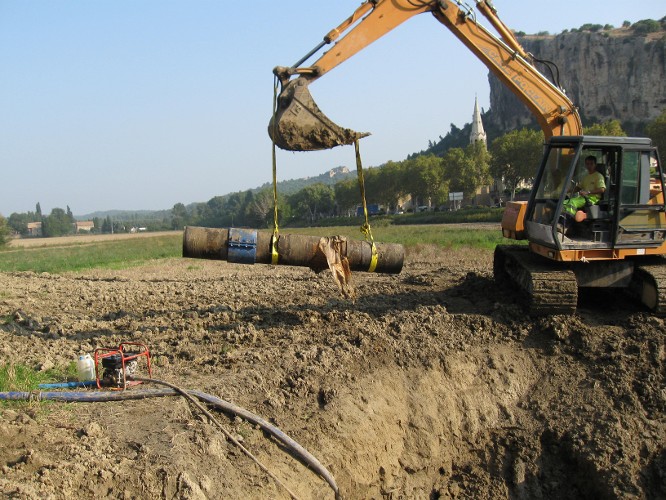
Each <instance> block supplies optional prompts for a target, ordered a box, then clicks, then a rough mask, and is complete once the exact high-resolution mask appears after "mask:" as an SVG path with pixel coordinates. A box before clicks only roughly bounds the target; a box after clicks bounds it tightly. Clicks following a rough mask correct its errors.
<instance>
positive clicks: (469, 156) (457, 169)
mask: <svg viewBox="0 0 666 500" xmlns="http://www.w3.org/2000/svg"><path fill="white" fill-rule="evenodd" d="M443 161H444V170H445V172H446V174H445V176H446V178H447V179H448V180H449V189H450V190H451V191H456V192H457V191H461V192H462V193H463V196H464V197H465V198H466V199H468V200H472V199H473V198H474V196H476V191H477V190H478V189H479V187H481V186H483V185H486V184H489V183H490V182H491V180H492V178H491V175H490V154H489V152H488V150H487V149H486V145H485V144H484V143H483V142H481V141H475V142H474V143H472V144H468V145H467V147H465V149H462V148H453V149H450V150H449V151H448V152H447V153H446V155H444V158H443Z"/></svg>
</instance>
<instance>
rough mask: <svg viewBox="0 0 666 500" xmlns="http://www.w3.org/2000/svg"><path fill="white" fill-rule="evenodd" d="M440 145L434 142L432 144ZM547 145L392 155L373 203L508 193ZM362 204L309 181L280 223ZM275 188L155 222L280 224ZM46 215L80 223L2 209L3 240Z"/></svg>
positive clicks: (658, 128) (525, 141) (531, 133)
mask: <svg viewBox="0 0 666 500" xmlns="http://www.w3.org/2000/svg"><path fill="white" fill-rule="evenodd" d="M646 130H647V134H648V136H649V137H651V138H652V140H653V142H654V143H655V145H657V147H659V148H660V151H662V155H664V151H666V111H664V112H663V113H662V114H661V115H660V116H659V117H658V118H656V119H655V120H653V121H652V122H650V123H649V124H648V125H647V128H646ZM584 133H585V134H587V135H602V136H603V135H605V136H625V135H626V133H625V132H624V130H623V129H622V126H621V124H620V122H619V121H618V120H611V121H608V122H605V123H603V124H594V125H591V126H588V127H586V128H585V129H584ZM433 146H434V145H433ZM542 152H543V135H542V133H541V132H540V131H538V130H532V129H527V128H525V129H520V130H513V131H511V132H508V133H506V134H504V135H501V136H499V137H497V138H496V139H495V140H493V141H492V143H491V145H490V148H489V149H486V147H485V145H484V144H483V143H481V142H476V143H474V144H469V145H467V146H466V147H451V148H449V149H447V150H446V151H445V152H443V153H442V154H433V153H431V152H422V153H420V154H417V155H412V156H410V157H408V158H407V159H405V160H403V161H397V162H394V161H389V162H387V163H386V164H384V165H381V166H379V167H375V168H369V169H366V170H365V171H364V178H365V192H366V200H367V202H368V203H377V204H381V205H383V206H384V207H386V208H387V209H388V210H395V209H396V208H398V205H399V204H400V202H401V200H403V199H405V198H406V197H407V196H411V199H412V204H413V205H414V206H418V205H431V206H439V205H442V204H446V203H447V201H448V195H449V193H450V192H462V193H464V196H465V198H466V199H467V200H471V199H472V198H473V197H474V195H475V193H476V191H477V189H478V188H479V187H480V186H484V185H487V184H489V183H490V182H491V181H492V179H500V180H502V182H503V184H504V187H505V188H506V190H507V192H506V193H504V194H505V196H507V197H508V198H513V195H514V193H515V191H516V189H517V188H518V186H520V185H521V183H522V182H529V181H530V180H531V179H532V178H533V176H534V175H535V173H536V169H537V167H538V165H539V162H540V159H541V156H542ZM360 204H361V196H360V190H359V183H358V180H357V179H355V178H348V179H345V180H342V181H340V182H337V183H336V184H334V185H325V184H323V183H316V184H310V185H307V186H305V187H303V188H302V189H300V190H298V191H296V192H294V193H291V194H288V195H286V194H282V193H278V216H279V223H280V224H281V225H285V224H294V225H295V224H312V223H315V222H316V221H317V220H319V219H321V218H324V217H333V216H338V217H349V216H353V215H355V213H356V207H358V206H359V205H360ZM273 209H274V200H273V190H272V188H271V187H265V188H264V189H261V190H259V191H257V190H247V191H241V192H237V193H231V194H227V195H224V196H215V197H213V198H211V199H210V200H208V201H207V202H203V203H193V204H191V205H188V206H185V205H184V204H183V203H176V204H175V205H174V206H173V208H172V209H171V210H170V215H169V216H164V217H162V218H161V219H152V220H150V221H149V223H148V230H163V229H182V227H183V226H186V225H197V226H205V227H230V226H237V227H240V226H245V227H256V228H262V227H270V226H271V225H272V224H273ZM36 221H41V222H42V233H43V235H44V236H60V235H64V234H69V233H71V232H73V231H74V226H73V224H72V223H73V222H74V217H73V215H72V212H71V210H70V209H69V206H68V207H67V209H66V210H63V209H60V208H54V209H53V210H52V211H51V213H50V214H49V215H48V216H44V215H43V214H42V213H41V208H40V206H39V203H37V206H36V210H35V212H28V213H22V214H17V213H13V214H11V215H10V216H9V218H8V220H5V219H3V218H2V217H0V244H2V241H3V240H6V238H7V235H8V233H9V231H15V232H18V233H20V234H26V233H27V223H28V222H36ZM94 223H95V228H96V231H97V232H127V231H129V230H130V228H131V227H135V226H136V221H134V222H132V221H127V220H125V221H123V220H111V218H110V217H108V216H107V217H106V218H104V219H99V218H95V219H94Z"/></svg>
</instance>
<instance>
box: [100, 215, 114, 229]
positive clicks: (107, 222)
mask: <svg viewBox="0 0 666 500" xmlns="http://www.w3.org/2000/svg"><path fill="white" fill-rule="evenodd" d="M112 231H113V223H112V222H111V216H110V215H107V216H106V217H105V219H104V222H102V233H110V232H112Z"/></svg>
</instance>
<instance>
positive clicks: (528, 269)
mask: <svg viewBox="0 0 666 500" xmlns="http://www.w3.org/2000/svg"><path fill="white" fill-rule="evenodd" d="M493 270H494V274H495V279H496V280H497V281H498V282H499V283H500V284H501V285H503V286H507V283H509V282H513V283H515V284H517V285H518V286H519V287H520V289H521V290H522V291H523V292H524V293H525V294H526V295H527V297H528V309H529V312H530V314H533V315H536V316H544V315H549V314H570V313H573V312H575V311H576V303H577V302H578V284H577V282H576V276H575V274H574V273H573V271H571V270H569V269H566V268H565V267H563V266H558V265H557V264H556V263H551V262H549V261H547V260H546V259H544V258H542V257H539V256H538V255H534V254H532V253H530V252H529V250H528V249H527V247H522V246H514V245H501V246H498V247H497V248H496V249H495V257H494V262H493Z"/></svg>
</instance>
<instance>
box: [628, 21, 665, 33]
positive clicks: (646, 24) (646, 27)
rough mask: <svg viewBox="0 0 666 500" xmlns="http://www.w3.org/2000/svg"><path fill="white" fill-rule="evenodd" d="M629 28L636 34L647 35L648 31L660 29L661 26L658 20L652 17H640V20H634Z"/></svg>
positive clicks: (652, 31)
mask: <svg viewBox="0 0 666 500" xmlns="http://www.w3.org/2000/svg"><path fill="white" fill-rule="evenodd" d="M631 29H632V30H634V33H635V34H637V35H647V34H648V33H655V32H657V31H660V30H661V29H662V27H661V23H660V22H659V21H655V20H654V19H642V20H641V21H636V22H635V23H634V24H633V26H632V27H631Z"/></svg>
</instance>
